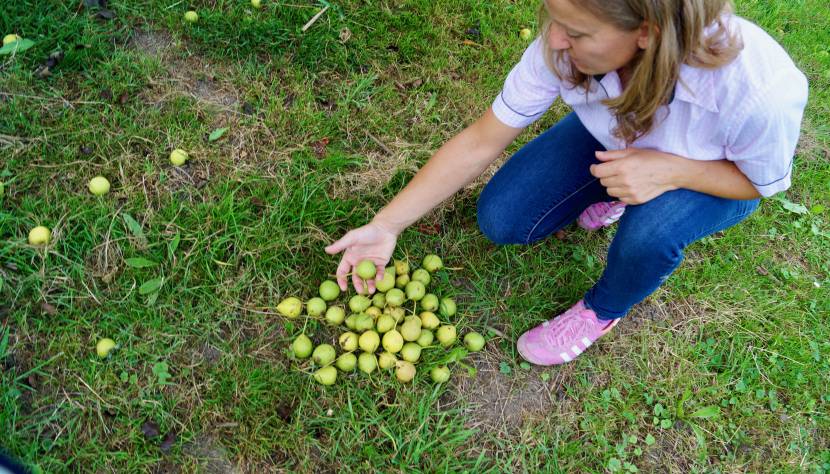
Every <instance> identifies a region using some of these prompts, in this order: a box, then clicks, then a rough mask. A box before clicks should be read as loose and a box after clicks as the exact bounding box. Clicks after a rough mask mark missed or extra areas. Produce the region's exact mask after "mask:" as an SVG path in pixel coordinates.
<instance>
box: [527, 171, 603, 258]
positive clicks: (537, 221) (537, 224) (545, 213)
mask: <svg viewBox="0 0 830 474" xmlns="http://www.w3.org/2000/svg"><path fill="white" fill-rule="evenodd" d="M595 182H597V178H594V179H592V180H590V181H588V182H587V183H585V184H584V185H582V186H581V187H580V188H579V189H576V190H574V191H573V192H572V193H571V194H569V195H567V196H565V198H564V199H560V200H559V201H557V202H556V204H554V205H553V206H551V208H550V209H548V210H547V211H545V212H544V213H542V215H541V216H540V217H538V218H537V219H536V223H535V224H533V227H531V228H530V230H529V231H528V232H527V236H526V237H525V245H529V244H530V237H531V236H532V235H533V232H534V231H535V230H536V228H537V227H539V224H541V223H542V221H543V220H545V217H547V216H548V215H550V213H551V212H553V211H555V210H556V208H558V207H559V206H561V205H562V204H563V203H564V202H565V201H567V200H568V199H570V198H572V197H573V196H574V194H576V193H578V192H580V191H582V190H583V189H585V188H586V187H588V186H590V185H592V184H594V183H595Z"/></svg>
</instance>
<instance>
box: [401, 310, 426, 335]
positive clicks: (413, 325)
mask: <svg viewBox="0 0 830 474" xmlns="http://www.w3.org/2000/svg"><path fill="white" fill-rule="evenodd" d="M401 336H403V339H404V341H416V340H418V338H419V337H420V336H421V318H419V317H417V316H409V317H407V318H406V319H404V322H403V324H401Z"/></svg>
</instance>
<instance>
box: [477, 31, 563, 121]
mask: <svg viewBox="0 0 830 474" xmlns="http://www.w3.org/2000/svg"><path fill="white" fill-rule="evenodd" d="M559 83H560V81H559V78H557V77H556V75H554V74H553V71H551V70H550V68H548V66H547V64H546V62H545V58H544V51H543V48H542V39H541V38H536V40H535V41H534V42H533V43H531V44H530V46H528V48H527V49H526V50H525V52H524V54H523V55H522V59H521V60H520V61H519V63H518V64H516V66H514V67H513V70H511V71H510V74H508V76H507V79H506V80H505V82H504V88H503V89H502V91H501V93H499V96H498V97H497V98H496V100H495V101H494V102H493V113H494V114H495V115H496V117H497V118H498V119H499V120H501V121H502V122H503V123H504V124H505V125H508V126H510V127H515V128H524V127H527V126H528V125H530V124H532V123H533V122H535V121H536V120H538V119H539V118H540V117H541V116H542V115H543V114H544V113H545V112H546V111H547V110H548V109H549V108H550V106H551V104H553V101H554V100H556V97H558V96H559Z"/></svg>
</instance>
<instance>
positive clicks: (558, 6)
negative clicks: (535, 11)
mask: <svg viewBox="0 0 830 474" xmlns="http://www.w3.org/2000/svg"><path fill="white" fill-rule="evenodd" d="M545 4H546V7H547V9H548V14H549V16H550V19H551V27H550V31H549V33H548V37H547V42H548V45H550V47H551V49H553V50H556V51H564V52H566V53H568V57H570V59H571V61H572V62H573V63H574V66H576V69H577V70H579V72H581V73H583V74H587V75H595V74H605V73H608V72H611V71H616V70H618V69H621V68H623V67H624V66H626V65H627V64H628V63H629V62H630V61H631V60H632V59H633V58H634V56H635V55H636V53H637V51H638V50H640V49H645V47H646V46H647V45H648V28H647V27H646V26H645V24H643V25H641V26H640V28H637V29H636V30H633V31H626V30H621V29H619V28H617V27H616V26H613V25H611V24H610V23H606V22H604V21H602V20H600V19H599V18H597V17H596V16H594V15H593V14H591V13H590V12H588V11H587V10H586V9H585V8H580V7H579V6H577V5H574V4H573V3H571V0H545Z"/></svg>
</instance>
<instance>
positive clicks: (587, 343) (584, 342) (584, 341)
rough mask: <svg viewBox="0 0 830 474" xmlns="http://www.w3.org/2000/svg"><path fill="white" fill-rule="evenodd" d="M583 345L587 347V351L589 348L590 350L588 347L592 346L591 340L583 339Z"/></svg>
mask: <svg viewBox="0 0 830 474" xmlns="http://www.w3.org/2000/svg"><path fill="white" fill-rule="evenodd" d="M582 345H583V346H585V348H586V349H587V348H588V346H590V345H591V340H590V339H588V338H587V337H583V338H582Z"/></svg>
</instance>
